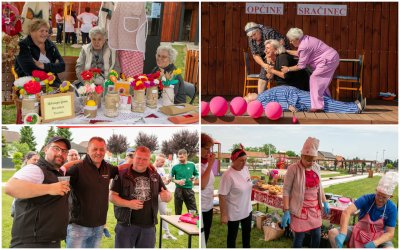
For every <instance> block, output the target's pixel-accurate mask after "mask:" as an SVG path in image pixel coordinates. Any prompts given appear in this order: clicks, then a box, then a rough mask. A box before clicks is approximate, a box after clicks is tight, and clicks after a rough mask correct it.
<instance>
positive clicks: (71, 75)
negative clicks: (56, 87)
mask: <svg viewBox="0 0 400 250" xmlns="http://www.w3.org/2000/svg"><path fill="white" fill-rule="evenodd" d="M63 59H64V62H65V71H64V72H62V73H59V74H58V77H59V78H60V80H61V81H70V82H71V83H72V82H73V81H75V80H78V78H77V77H76V72H75V66H76V61H77V60H78V57H77V56H64V57H63Z"/></svg>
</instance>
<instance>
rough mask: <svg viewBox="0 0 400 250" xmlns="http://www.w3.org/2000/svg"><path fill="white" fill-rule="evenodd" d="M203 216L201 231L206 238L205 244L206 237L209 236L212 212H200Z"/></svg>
mask: <svg viewBox="0 0 400 250" xmlns="http://www.w3.org/2000/svg"><path fill="white" fill-rule="evenodd" d="M202 215H203V226H204V227H203V229H204V237H205V238H206V244H207V241H208V236H210V231H211V224H212V219H213V210H212V209H211V210H210V211H207V212H202Z"/></svg>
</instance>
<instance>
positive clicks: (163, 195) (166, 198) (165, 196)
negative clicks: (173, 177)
mask: <svg viewBox="0 0 400 250" xmlns="http://www.w3.org/2000/svg"><path fill="white" fill-rule="evenodd" d="M160 199H161V201H163V202H169V201H170V199H171V193H170V192H169V191H168V190H165V189H164V188H163V187H162V188H161V192H160Z"/></svg>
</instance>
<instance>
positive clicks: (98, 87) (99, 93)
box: [94, 85, 104, 95]
mask: <svg viewBox="0 0 400 250" xmlns="http://www.w3.org/2000/svg"><path fill="white" fill-rule="evenodd" d="M94 90H95V91H96V93H97V94H98V95H101V93H103V90H104V89H103V86H101V85H97V86H96V87H95V88H94Z"/></svg>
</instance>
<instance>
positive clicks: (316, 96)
mask: <svg viewBox="0 0 400 250" xmlns="http://www.w3.org/2000/svg"><path fill="white" fill-rule="evenodd" d="M286 36H287V38H288V39H289V40H290V43H291V44H292V45H293V46H295V47H297V48H298V49H297V51H288V53H289V54H291V55H294V56H298V57H299V62H298V63H297V65H295V66H290V67H287V66H283V67H282V72H283V73H287V72H289V71H298V70H301V69H304V68H306V67H307V66H310V67H311V69H312V70H313V73H312V74H311V77H310V95H311V111H312V112H318V111H321V110H323V109H324V97H323V96H324V94H326V95H328V96H330V92H329V84H330V83H331V81H332V78H333V74H334V73H335V70H336V68H337V67H338V66H339V54H338V53H337V51H336V50H335V49H333V48H331V47H329V46H328V45H326V44H325V43H324V42H322V41H321V40H319V39H317V38H315V37H312V36H308V35H304V34H303V31H302V30H301V29H299V28H291V29H290V30H289V31H288V33H287V34H286Z"/></svg>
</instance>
